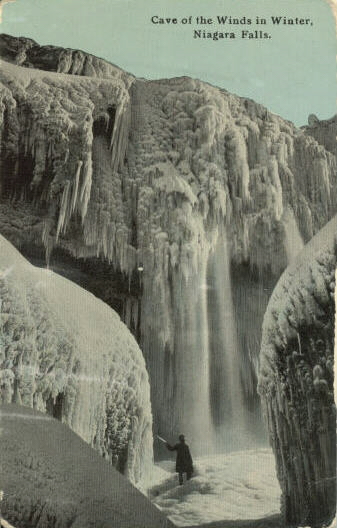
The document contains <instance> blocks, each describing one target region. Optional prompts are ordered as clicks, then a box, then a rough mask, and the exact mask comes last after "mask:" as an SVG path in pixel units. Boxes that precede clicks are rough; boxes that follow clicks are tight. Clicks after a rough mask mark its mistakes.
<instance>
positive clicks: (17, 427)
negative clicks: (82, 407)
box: [0, 404, 171, 528]
mask: <svg viewBox="0 0 337 528" xmlns="http://www.w3.org/2000/svg"><path fill="white" fill-rule="evenodd" d="M0 419H1V427H2V433H1V435H0V467H1V474H0V490H3V498H2V502H1V512H2V514H3V516H4V517H5V519H6V520H7V521H9V522H10V523H11V524H13V525H14V526H15V528H26V527H28V526H34V528H68V527H70V526H71V527H72V528H93V527H95V528H112V527H113V528H161V527H162V528H164V527H165V528H169V526H171V523H170V522H169V521H168V520H167V519H166V518H165V517H164V515H163V514H162V513H160V512H159V511H158V509H157V508H155V507H154V506H153V505H152V504H151V503H150V501H149V500H148V499H146V498H145V497H144V496H143V495H142V494H141V493H140V492H139V491H138V490H137V489H135V488H134V487H133V486H132V485H131V484H130V482H128V480H127V479H126V478H125V477H123V476H122V475H120V473H118V472H117V471H116V470H115V469H114V468H113V467H111V466H110V465H109V464H107V463H106V462H105V461H104V460H103V459H102V457H100V456H99V455H98V454H97V453H96V452H95V451H94V450H93V449H91V448H90V447H89V446H88V445H86V444H85V442H83V441H82V440H81V439H80V438H79V437H78V436H77V435H76V434H74V433H73V432H72V431H70V429H69V428H68V427H67V426H66V425H64V424H61V423H60V422H59V421H57V420H54V419H53V418H51V417H49V416H46V415H43V414H41V413H39V412H36V411H33V410H32V409H28V408H27V407H22V406H17V405H13V404H11V405H2V406H1V407H0Z"/></svg>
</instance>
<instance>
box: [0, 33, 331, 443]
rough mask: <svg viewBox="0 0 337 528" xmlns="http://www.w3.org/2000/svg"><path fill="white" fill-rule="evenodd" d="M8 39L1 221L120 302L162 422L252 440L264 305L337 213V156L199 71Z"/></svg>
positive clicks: (35, 253)
mask: <svg viewBox="0 0 337 528" xmlns="http://www.w3.org/2000/svg"><path fill="white" fill-rule="evenodd" d="M2 49H3V52H2V53H3V56H4V58H5V59H6V60H5V61H3V62H2V67H1V73H0V75H1V81H2V90H1V101H2V102H1V116H2V135H1V138H2V139H1V141H2V143H1V145H2V146H1V180H0V186H1V202H0V231H1V232H2V233H3V234H4V235H5V236H6V237H7V238H8V239H9V240H11V241H12V242H13V243H14V244H15V245H16V246H17V247H20V248H21V250H22V252H23V253H24V254H25V255H26V256H27V257H29V258H30V259H31V260H33V259H37V260H38V259H41V258H43V255H42V254H41V248H42V247H43V248H44V250H45V253H46V258H47V260H48V261H49V262H50V265H51V266H55V268H56V267H59V269H60V270H63V272H64V273H65V274H67V273H68V274H70V273H72V278H73V280H75V281H77V282H78V283H79V284H82V285H83V286H84V287H86V288H87V289H89V290H91V291H93V292H95V294H96V295H98V296H100V297H101V298H103V299H104V300H105V301H106V302H108V303H109V304H110V305H111V306H113V307H114V308H115V309H116V310H118V312H119V313H120V314H121V316H122V318H123V320H124V321H125V322H126V323H127V325H128V326H129V328H130V329H131V330H132V332H133V333H134V335H135V336H136V337H137V340H138V342H139V343H140V346H141V348H142V351H143V354H144V356H145V359H146V362H147V368H148V371H149V374H150V380H151V392H152V403H153V410H154V423H155V429H156V430H157V431H160V432H161V433H162V434H166V435H172V434H173V433H175V434H176V433H177V432H178V431H184V432H185V433H186V434H187V435H188V436H192V437H194V438H195V439H200V430H202V431H207V434H205V438H203V439H202V442H203V443H204V444H205V445H210V440H211V437H212V436H213V432H214V429H215V430H216V432H217V433H219V434H220V437H221V438H222V440H221V442H223V436H222V434H225V435H227V437H226V442H228V443H229V442H230V441H231V440H233V442H235V444H236V445H237V442H238V441H243V442H245V434H246V433H247V434H251V432H252V431H251V430H252V429H253V428H254V424H255V423H256V420H255V418H254V417H253V418H252V415H254V413H255V412H256V411H257V408H258V399H257V396H256V373H255V372H256V364H257V357H258V350H259V343H260V329H261V324H262V318H263V314H264V310H265V307H266V305H267V301H268V298H269V296H270V293H271V291H272V288H273V287H274V285H275V283H276V281H277V278H278V277H279V275H280V273H281V272H282V270H283V269H284V268H285V267H286V266H287V264H288V263H289V262H291V261H292V259H293V258H294V257H295V255H296V254H297V252H298V251H299V250H300V249H301V247H302V246H303V243H304V242H307V241H308V240H309V239H310V238H311V237H312V236H313V235H314V234H315V233H316V232H317V231H318V230H319V229H320V228H321V227H322V226H323V225H324V224H325V223H326V222H327V221H328V220H329V218H331V217H332V215H333V214H334V213H335V212H336V210H337V208H336V204H337V195H336V157H335V154H334V153H333V152H330V151H329V150H328V149H327V148H325V146H324V145H323V144H321V142H318V141H317V140H316V139H315V138H314V137H312V136H310V135H309V134H307V133H306V132H305V130H300V129H297V128H295V127H294V125H292V123H290V122H288V121H285V120H283V119H282V118H280V117H278V116H276V115H273V114H272V113H270V112H269V111H268V110H267V109H266V108H264V107H263V106H261V105H259V104H256V103H254V102H253V101H251V100H248V99H244V98H240V97H237V96H235V95H232V94H230V93H228V92H226V91H225V90H221V89H218V88H215V87H213V86H210V85H208V84H206V83H204V82H201V81H199V80H193V79H189V78H179V79H171V80H161V81H144V80H139V79H134V77H132V76H131V75H128V74H126V73H124V72H122V70H119V69H118V68H116V67H115V66H111V67H110V66H108V65H107V63H106V62H105V61H102V60H101V59H95V58H92V57H91V56H88V55H87V54H85V53H83V52H76V51H71V50H62V49H61V48H53V47H42V48H40V47H39V46H38V45H37V44H36V43H32V41H26V40H25V39H21V40H20V39H19V40H18V39H13V38H10V37H8V36H7V37H4V38H3V40H2ZM8 59H9V61H10V62H8ZM13 63H15V64H13ZM87 63H88V64H89V63H90V64H95V67H94V68H93V69H90V68H87V67H84V66H83V65H86V64H87ZM18 64H19V65H20V64H21V66H19V65H18ZM38 68H40V69H38ZM46 70H51V71H46ZM57 72H66V73H57ZM191 372H193V375H191ZM233 425H235V430H236V431H239V432H238V438H233V439H229V438H228V431H230V430H233V429H234V428H233V427H232V426H233ZM200 447H201V448H202V446H200Z"/></svg>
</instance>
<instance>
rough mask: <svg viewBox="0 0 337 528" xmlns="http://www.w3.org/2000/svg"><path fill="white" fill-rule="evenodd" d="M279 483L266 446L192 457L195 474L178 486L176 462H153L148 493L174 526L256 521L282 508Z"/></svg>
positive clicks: (271, 457) (276, 512)
mask: <svg viewBox="0 0 337 528" xmlns="http://www.w3.org/2000/svg"><path fill="white" fill-rule="evenodd" d="M280 493H281V492H280V487H279V484H278V481H277V478H276V473H275V463H274V456H273V454H272V452H271V451H270V450H269V449H254V450H253V449H252V450H249V451H237V452H233V453H229V454H225V455H213V456H207V457H201V458H198V459H196V460H195V474H194V477H193V478H192V479H191V480H190V481H189V482H187V483H185V484H184V485H183V486H179V485H177V475H176V474H175V473H174V461H173V460H170V461H165V462H161V463H160V465H157V466H156V469H155V472H154V475H153V477H152V486H151V487H150V488H149V489H148V494H149V496H150V498H151V500H152V502H153V503H154V504H156V506H157V507H158V508H160V509H161V510H162V512H163V513H165V514H166V515H167V516H169V518H170V519H171V520H172V521H173V522H174V523H175V524H176V525H177V526H191V525H199V524H203V523H208V522H212V521H219V520H233V521H234V520H246V519H260V518H263V517H269V516H271V515H275V514H279V512H280Z"/></svg>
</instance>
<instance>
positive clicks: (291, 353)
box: [258, 217, 337, 526]
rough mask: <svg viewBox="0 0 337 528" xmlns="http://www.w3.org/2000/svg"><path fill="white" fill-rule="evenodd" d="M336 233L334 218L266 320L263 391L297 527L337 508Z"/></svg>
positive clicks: (288, 511)
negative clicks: (336, 399)
mask: <svg viewBox="0 0 337 528" xmlns="http://www.w3.org/2000/svg"><path fill="white" fill-rule="evenodd" d="M336 236H337V218H336V217H334V219H333V220H331V221H330V222H329V223H328V224H327V226H325V228H323V229H322V230H321V231H320V233H319V234H318V235H316V237H314V239H313V240H312V241H311V242H309V244H308V245H307V246H306V247H305V249H304V250H303V251H302V252H301V253H300V255H299V256H298V257H297V259H296V261H295V262H294V263H293V264H292V265H290V266H289V267H288V268H287V270H286V271H285V272H284V274H283V275H282V277H281V279H280V280H279V282H278V284H277V286H276V288H275V290H274V292H273V294H272V296H271V299H270V302H269V305H268V308H267V311H266V315H265V318H264V322H263V335H262V345H261V366H260V373H259V386H258V389H259V393H260V395H261V397H262V401H263V405H264V411H265V415H266V419H267V422H268V427H269V434H270V441H271V445H272V447H273V450H274V453H275V456H276V463H277V470H278V478H279V481H280V485H281V489H282V512H283V515H284V522H285V524H286V525H291V526H323V525H324V526H326V525H327V524H328V523H329V522H330V521H331V520H332V519H333V518H334V516H335V513H336V408H335V402H334V388H333V381H334V319H335V301H334V293H335V270H336V261H337V247H336V240H337V239H336Z"/></svg>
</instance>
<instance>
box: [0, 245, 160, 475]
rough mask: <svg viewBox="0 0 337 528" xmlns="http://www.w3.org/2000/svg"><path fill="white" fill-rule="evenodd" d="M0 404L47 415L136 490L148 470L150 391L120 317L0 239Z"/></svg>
mask: <svg viewBox="0 0 337 528" xmlns="http://www.w3.org/2000/svg"><path fill="white" fill-rule="evenodd" d="M0 365H1V371H0V385H1V389H2V402H3V403H6V402H7V403H10V402H15V403H18V404H20V405H23V406H27V407H32V408H34V409H37V410H39V411H42V412H45V413H49V414H50V415H52V416H54V417H56V418H58V419H59V420H61V421H62V422H64V423H66V424H67V425H69V427H70V428H71V429H73V431H75V432H76V433H77V434H78V435H79V436H80V437H81V438H83V439H84V440H85V441H86V442H87V443H88V444H90V445H91V446H93V447H94V448H95V449H96V450H97V451H98V452H99V453H101V454H102V455H103V457H104V458H106V459H107V460H109V461H110V462H111V463H112V464H113V465H114V466H115V467H117V468H118V469H119V470H120V471H122V472H123V473H124V474H126V475H127V476H128V477H129V479H130V480H131V481H132V482H137V481H138V480H139V479H140V477H141V476H143V477H144V472H146V471H147V470H149V467H150V465H151V463H152V415H151V406H150V388H149V381H148V375H147V372H146V368H145V362H144V358H143V356H142V353H141V351H140V349H139V347H138V345H137V343H136V341H135V339H134V337H133V336H132V335H131V333H130V332H129V330H128V329H127V327H126V326H125V325H124V324H123V323H122V322H121V321H120V319H119V316H118V315H117V314H116V313H115V312H114V311H113V310H112V309H111V308H110V307H109V306H107V305H106V304H105V303H103V302H102V301H101V300H99V299H97V298H95V297H94V296H93V295H92V294H91V293H89V292H87V291H85V290H84V289H82V288H80V287H79V286H77V285H76V284H74V283H72V282H70V281H68V280H67V279H65V278H63V277H61V276H60V275H57V274H55V273H53V272H52V271H50V270H46V269H42V268H36V267H34V266H32V265H31V264H29V263H28V262H27V261H26V260H25V259H24V258H23V257H22V256H21V255H20V254H19V252H18V251H17V250H16V249H15V248H14V247H13V246H12V245H11V244H10V243H9V242H7V241H6V240H5V239H4V238H3V237H2V236H1V235H0Z"/></svg>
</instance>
